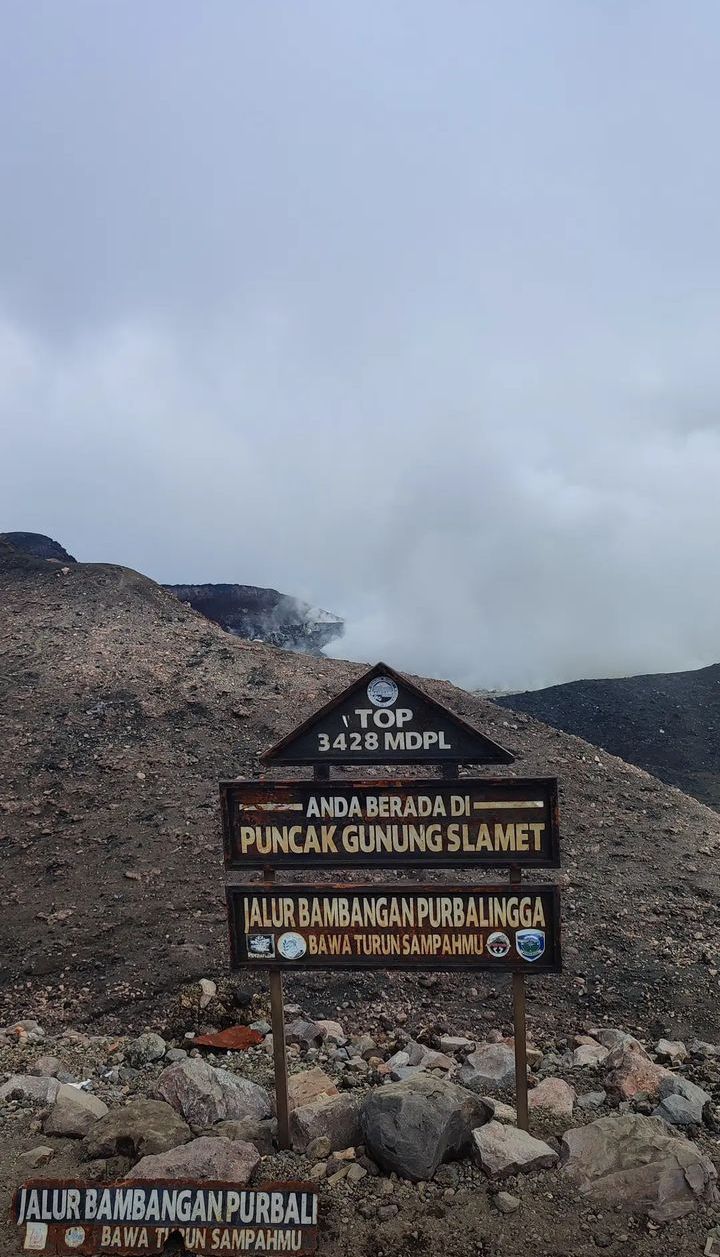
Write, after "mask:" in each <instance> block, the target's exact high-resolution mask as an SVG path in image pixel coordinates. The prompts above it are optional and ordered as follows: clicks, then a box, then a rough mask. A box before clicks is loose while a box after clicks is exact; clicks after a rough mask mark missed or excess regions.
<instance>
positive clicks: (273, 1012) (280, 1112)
mask: <svg viewBox="0 0 720 1257" xmlns="http://www.w3.org/2000/svg"><path fill="white" fill-rule="evenodd" d="M264 877H265V881H266V882H274V881H275V870H274V869H271V868H266V869H265V871H264ZM270 1023H271V1026H272V1037H273V1066H274V1069H275V1109H276V1113H277V1124H278V1145H279V1146H280V1148H281V1149H283V1150H284V1149H286V1148H289V1147H290V1103H289V1100H288V1073H287V1051H286V1048H285V1000H284V998H283V975H282V970H281V969H271V970H270Z"/></svg>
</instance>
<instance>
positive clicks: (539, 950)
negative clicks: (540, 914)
mask: <svg viewBox="0 0 720 1257" xmlns="http://www.w3.org/2000/svg"><path fill="white" fill-rule="evenodd" d="M515 947H516V948H517V952H518V955H519V956H522V958H523V960H539V959H540V957H541V956H542V954H543V952H544V951H545V931H544V930H518V932H517V934H516V935H515Z"/></svg>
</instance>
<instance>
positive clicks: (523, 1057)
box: [510, 868, 530, 1130]
mask: <svg viewBox="0 0 720 1257" xmlns="http://www.w3.org/2000/svg"><path fill="white" fill-rule="evenodd" d="M521 884H522V870H521V869H520V868H511V870H510V885H511V886H520V885H521ZM512 998H513V1039H514V1043H515V1105H516V1108H517V1120H518V1126H519V1127H520V1130H529V1129H530V1122H529V1118H528V1085H527V1029H526V1025H525V975H524V974H523V973H514V974H513V975H512Z"/></svg>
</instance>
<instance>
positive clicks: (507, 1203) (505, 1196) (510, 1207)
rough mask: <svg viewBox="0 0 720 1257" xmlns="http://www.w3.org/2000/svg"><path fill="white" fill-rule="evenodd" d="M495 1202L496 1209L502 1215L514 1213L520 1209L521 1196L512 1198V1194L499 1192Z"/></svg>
mask: <svg viewBox="0 0 720 1257" xmlns="http://www.w3.org/2000/svg"><path fill="white" fill-rule="evenodd" d="M493 1201H494V1204H495V1208H496V1209H499V1210H500V1212H501V1213H514V1212H515V1210H516V1209H519V1208H520V1198H519V1196H511V1194H510V1192H498V1193H497V1196H494V1197H493Z"/></svg>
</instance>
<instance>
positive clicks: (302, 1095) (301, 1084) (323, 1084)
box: [288, 1067, 338, 1109]
mask: <svg viewBox="0 0 720 1257" xmlns="http://www.w3.org/2000/svg"><path fill="white" fill-rule="evenodd" d="M337 1094H338V1089H337V1087H336V1086H335V1083H334V1082H333V1080H332V1078H330V1077H329V1076H328V1075H327V1074H326V1073H324V1072H323V1070H322V1069H319V1068H317V1067H316V1068H315V1069H306V1070H303V1072H302V1073H300V1074H291V1075H290V1077H289V1078H288V1100H289V1102H290V1107H291V1108H292V1109H295V1108H299V1107H300V1106H301V1105H303V1104H310V1103H311V1101H312V1100H316V1099H317V1097H318V1096H336V1095H337Z"/></svg>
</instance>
